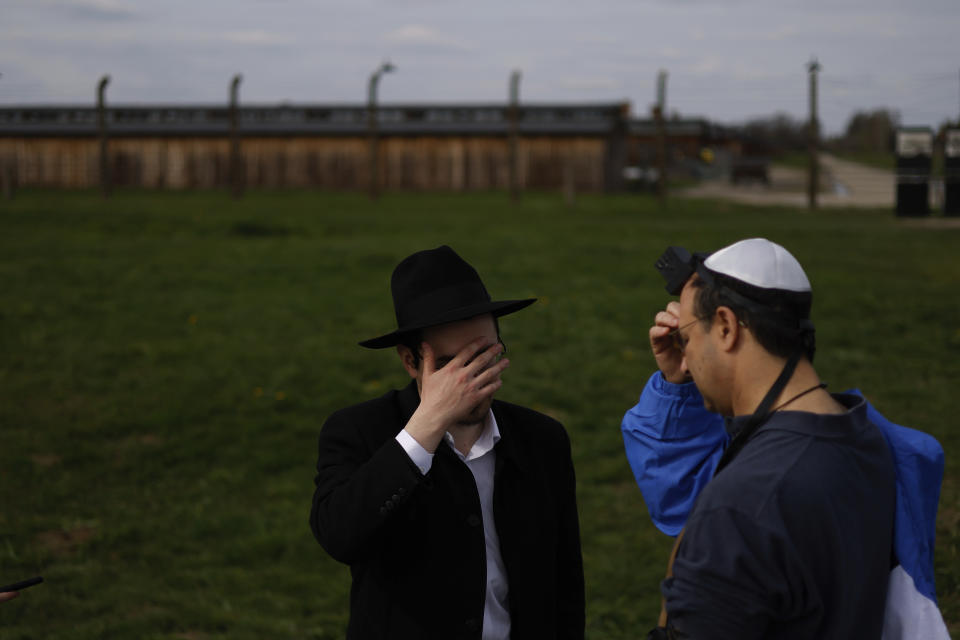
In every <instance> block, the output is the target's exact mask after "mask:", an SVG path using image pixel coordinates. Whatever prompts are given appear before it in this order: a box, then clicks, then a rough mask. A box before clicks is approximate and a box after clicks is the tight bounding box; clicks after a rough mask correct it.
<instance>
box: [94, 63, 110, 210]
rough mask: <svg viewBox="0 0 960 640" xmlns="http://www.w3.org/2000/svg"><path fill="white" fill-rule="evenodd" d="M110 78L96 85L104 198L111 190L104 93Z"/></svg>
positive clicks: (101, 186)
mask: <svg viewBox="0 0 960 640" xmlns="http://www.w3.org/2000/svg"><path fill="white" fill-rule="evenodd" d="M109 83H110V76H108V75H105V76H103V77H102V78H100V82H99V83H97V129H98V130H99V132H100V190H101V191H102V192H103V197H104V198H109V197H110V191H111V190H112V188H113V184H112V181H111V180H110V158H109V156H108V153H109V145H108V144H107V142H108V141H107V105H106V93H107V84H109Z"/></svg>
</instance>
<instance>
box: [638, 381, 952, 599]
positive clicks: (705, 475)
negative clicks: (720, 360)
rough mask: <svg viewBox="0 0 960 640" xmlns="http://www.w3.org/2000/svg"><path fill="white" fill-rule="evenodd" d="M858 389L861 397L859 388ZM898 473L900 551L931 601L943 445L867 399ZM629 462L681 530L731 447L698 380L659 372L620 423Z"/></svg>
mask: <svg viewBox="0 0 960 640" xmlns="http://www.w3.org/2000/svg"><path fill="white" fill-rule="evenodd" d="M852 393H856V394H858V395H862V394H861V393H860V392H859V391H858V390H853V391H852ZM867 414H868V417H869V418H870V421H871V422H873V423H874V424H876V425H877V427H879V428H880V430H881V431H882V432H883V435H884V437H885V438H886V440H887V443H888V445H889V446H890V451H891V453H892V455H893V461H894V467H895V470H896V492H897V499H896V515H895V524H894V542H893V544H894V551H895V553H896V557H897V560H898V561H899V562H900V566H901V567H902V569H903V570H904V571H905V572H906V573H907V574H908V575H909V576H910V577H911V578H912V579H913V582H914V584H915V587H916V590H917V591H918V592H919V593H920V594H921V595H922V596H924V597H925V598H927V599H929V600H930V601H932V602H933V603H935V602H936V590H935V588H934V580H933V547H934V535H935V524H936V517H937V504H938V502H939V499H940V483H941V481H942V479H943V448H942V447H941V446H940V443H938V442H937V441H936V439H934V438H933V437H932V436H930V435H928V434H926V433H923V432H920V431H916V430H914V429H908V428H906V427H902V426H900V425H896V424H893V423H892V422H890V421H889V420H887V419H886V418H884V417H883V416H882V415H880V413H878V412H877V410H876V409H874V408H873V406H871V405H870V404H869V402H868V403H867ZM621 430H622V432H623V440H624V446H625V448H626V453H627V460H628V461H629V462H630V467H631V468H632V469H633V474H634V477H635V478H636V480H637V484H638V485H639V487H640V491H641V493H642V494H643V498H644V501H645V502H646V504H647V508H648V509H649V511H650V517H651V519H652V520H653V523H654V524H655V525H656V527H657V528H658V529H660V530H661V531H663V532H664V533H666V534H668V535H677V534H678V533H679V532H680V529H682V528H683V525H684V523H685V522H686V519H687V516H688V515H689V513H690V509H691V508H692V507H693V503H694V500H695V499H696V497H697V496H698V495H699V494H700V491H701V490H702V489H703V487H704V485H705V484H706V483H707V482H708V481H709V480H710V478H711V477H713V471H714V469H715V468H716V465H717V463H718V462H719V460H720V456H721V455H722V453H723V449H724V447H725V446H726V444H727V438H728V436H727V432H726V429H725V428H724V422H723V418H722V417H721V416H720V415H718V414H716V413H712V412H710V411H707V410H706V409H705V408H704V406H703V397H702V396H701V395H700V392H699V390H698V389H697V388H696V386H695V385H694V384H693V383H687V384H672V383H670V382H667V381H666V380H664V379H663V376H662V375H661V374H660V372H659V371H658V372H656V373H654V374H653V376H651V378H650V380H649V381H648V382H647V385H646V387H644V389H643V393H642V394H641V395H640V401H639V402H638V403H637V404H636V405H635V406H634V407H633V408H631V409H630V410H629V411H627V413H626V414H625V415H624V417H623V422H622V423H621Z"/></svg>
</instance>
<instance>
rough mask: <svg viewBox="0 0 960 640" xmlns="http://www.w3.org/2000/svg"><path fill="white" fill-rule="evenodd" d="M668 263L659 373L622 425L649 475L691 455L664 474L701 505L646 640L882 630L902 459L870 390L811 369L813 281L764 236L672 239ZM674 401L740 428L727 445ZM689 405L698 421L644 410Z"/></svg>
mask: <svg viewBox="0 0 960 640" xmlns="http://www.w3.org/2000/svg"><path fill="white" fill-rule="evenodd" d="M657 268H658V269H659V270H660V272H661V273H662V274H663V275H664V277H665V278H666V279H667V289H668V291H669V292H670V293H671V294H674V295H677V294H679V295H680V301H679V303H676V302H671V303H670V305H668V307H667V309H666V310H665V311H663V312H661V313H659V314H658V315H657V319H656V324H655V325H654V327H652V328H651V329H650V342H651V346H652V347H653V352H654V356H655V357H656V359H657V364H658V366H659V368H660V372H659V373H658V374H656V375H655V377H654V379H651V383H648V385H647V389H645V390H644V395H643V396H641V402H640V404H639V405H638V407H635V408H634V409H632V410H631V411H629V412H628V413H627V415H626V416H625V417H624V423H623V431H624V437H625V441H626V444H627V454H628V458H629V459H630V462H631V465H632V466H633V467H634V471H635V473H636V474H637V476H638V478H640V477H641V475H646V473H647V470H651V472H652V474H653V475H654V476H656V475H657V474H663V473H664V469H667V468H669V467H675V465H674V461H673V460H672V459H670V458H671V457H674V458H676V457H679V458H685V459H684V460H683V463H682V464H683V465H689V467H688V469H687V470H686V471H684V472H682V473H680V474H676V473H675V471H676V469H674V470H673V475H674V477H673V480H674V484H673V486H672V487H670V488H669V489H667V487H666V485H667V484H669V483H670V481H669V479H668V478H667V477H666V475H662V476H661V477H660V478H657V481H658V482H659V483H661V484H663V485H664V487H663V489H665V490H669V491H671V492H672V493H674V494H682V495H684V496H686V495H692V496H695V499H696V502H695V503H694V505H693V508H692V510H691V511H690V514H689V518H688V519H686V525H685V528H684V530H683V531H682V532H681V533H680V536H679V537H678V541H677V544H676V546H675V547H674V552H675V554H676V555H675V557H674V559H673V560H672V561H671V567H670V573H668V578H667V579H666V580H665V581H664V582H663V584H662V592H663V595H664V612H663V613H662V615H661V623H660V624H661V625H662V627H663V628H661V629H660V630H659V631H657V632H654V633H652V634H651V637H672V638H774V637H775V638H780V639H794V638H796V639H798V640H799V639H801V638H836V639H838V640H839V639H841V638H876V639H879V638H880V635H881V628H882V626H883V623H884V603H885V598H886V593H887V578H888V574H889V572H890V569H891V557H892V553H891V552H892V550H893V546H892V535H893V529H894V504H895V488H894V470H893V463H892V460H891V454H890V450H889V449H888V447H887V444H886V441H885V439H884V435H883V434H882V433H881V432H880V430H879V429H878V428H877V427H876V426H875V425H874V424H873V423H871V422H870V420H869V419H868V417H867V406H866V402H865V401H864V400H863V398H862V397H859V396H855V395H851V394H829V393H827V392H826V391H825V390H824V387H825V386H826V385H824V384H823V383H822V382H821V381H820V379H819V377H818V376H817V374H816V371H815V370H814V368H813V365H812V359H813V353H814V333H813V324H812V323H811V322H810V318H809V312H810V307H811V300H812V297H811V290H810V283H809V281H808V280H807V277H806V274H805V273H804V272H803V269H802V268H801V267H800V264H799V263H798V262H797V261H796V259H795V258H794V257H793V256H792V255H790V253H789V252H787V251H786V249H784V248H783V247H781V246H780V245H777V244H774V243H772V242H770V241H768V240H764V239H759V238H755V239H751V240H744V241H741V242H738V243H735V244H733V245H731V246H729V247H726V248H724V249H721V250H720V251H717V252H715V253H713V254H710V255H709V256H705V255H690V254H689V253H688V252H686V251H685V250H683V249H680V248H677V247H673V248H671V249H670V250H668V251H667V252H666V253H665V254H664V255H663V256H662V257H661V259H660V260H659V261H658V263H657ZM690 380H692V382H693V383H695V385H696V387H695V388H694V387H693V385H688V384H687V383H688V381H690ZM671 396H672V397H673V399H676V398H680V397H682V398H691V399H692V398H694V397H697V398H701V399H702V402H703V404H704V405H705V409H706V410H710V411H715V412H717V413H720V414H722V415H724V416H726V417H727V418H728V421H727V425H726V426H727V432H728V433H729V436H727V437H726V438H721V439H720V440H719V441H718V440H717V438H718V436H725V435H726V434H716V433H707V431H708V430H707V429H706V427H707V426H708V425H710V424H713V422H712V420H710V419H709V418H707V417H706V416H701V415H700V414H699V413H698V410H697V408H696V407H692V406H689V405H688V404H687V403H686V402H685V400H680V401H677V402H674V401H673V399H671V398H670V397H671ZM641 405H643V406H641ZM670 405H672V406H670ZM668 406H669V409H668V410H667V411H664V410H663V409H667V407H668ZM699 411H704V409H703V408H701V409H699ZM683 413H691V414H694V415H693V420H692V421H691V420H690V417H691V416H686V417H685V418H684V419H683V420H677V421H674V422H672V424H671V426H670V427H663V425H656V424H652V423H651V422H650V421H647V419H646V418H645V416H652V417H653V421H656V420H658V419H663V420H665V421H671V420H672V419H673V417H675V416H677V415H680V414H683ZM656 416H659V418H657V417H656ZM671 416H672V417H671ZM681 422H683V423H685V424H686V425H689V426H685V429H686V432H685V433H681V431H680V430H679V429H677V428H676V427H677V426H678V425H680V423H681ZM698 424H699V428H697V425H698ZM661 427H663V430H661V431H660V432H659V433H658V434H657V435H656V436H655V437H654V436H653V434H654V433H655V432H656V431H657V429H659V428H661ZM658 440H659V441H658ZM675 441H684V442H685V444H684V445H683V449H684V450H683V451H679V450H677V449H673V448H672V447H671V445H672V444H673V442H675ZM698 441H699V442H698ZM717 443H720V444H725V446H723V447H720V448H718V447H716V446H715V444H717ZM714 452H716V453H714ZM715 455H717V456H719V459H716V458H715V457H714V456H715ZM702 469H706V470H707V473H708V474H711V475H712V478H706V479H705V478H704V477H703V474H701V470H702ZM706 480H709V481H708V482H706ZM644 481H645V482H647V481H648V479H645V480H644ZM704 482H705V485H704V484H703V483H704ZM657 491H658V489H655V490H653V491H649V492H645V495H647V493H650V494H656V493H657ZM698 494H699V495H698ZM671 506H672V505H671ZM656 507H657V505H656V504H654V505H653V506H652V507H651V514H652V515H654V511H655V509H656ZM673 515H674V514H664V513H657V514H656V515H655V516H654V517H655V518H660V519H661V520H670V519H671V518H672V517H673ZM661 528H662V527H661ZM674 532H675V531H674ZM671 574H672V575H671ZM658 634H659V635H658Z"/></svg>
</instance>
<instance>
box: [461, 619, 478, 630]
mask: <svg viewBox="0 0 960 640" xmlns="http://www.w3.org/2000/svg"><path fill="white" fill-rule="evenodd" d="M463 626H464V627H465V628H466V629H467V631H480V621H479V620H478V619H476V618H467V621H466V622H464V623H463Z"/></svg>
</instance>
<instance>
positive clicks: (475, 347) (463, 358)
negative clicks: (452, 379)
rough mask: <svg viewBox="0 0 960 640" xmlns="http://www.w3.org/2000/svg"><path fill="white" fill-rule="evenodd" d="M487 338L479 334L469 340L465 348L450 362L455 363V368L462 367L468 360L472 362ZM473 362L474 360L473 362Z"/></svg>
mask: <svg viewBox="0 0 960 640" xmlns="http://www.w3.org/2000/svg"><path fill="white" fill-rule="evenodd" d="M485 340H486V338H484V337H483V336H479V337H476V338H474V339H473V340H471V341H470V342H468V343H467V344H466V345H465V346H464V347H463V349H460V351H459V352H458V353H457V355H456V356H455V357H454V358H453V360H451V361H450V364H451V365H453V368H454V369H460V368H461V367H464V366H466V365H467V363H468V362H471V358H473V359H474V360H476V358H474V356H475V355H477V352H478V351H480V350H481V349H482V348H483V343H484V341H485ZM471 364H472V362H471Z"/></svg>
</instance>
